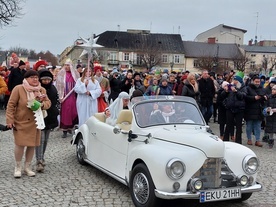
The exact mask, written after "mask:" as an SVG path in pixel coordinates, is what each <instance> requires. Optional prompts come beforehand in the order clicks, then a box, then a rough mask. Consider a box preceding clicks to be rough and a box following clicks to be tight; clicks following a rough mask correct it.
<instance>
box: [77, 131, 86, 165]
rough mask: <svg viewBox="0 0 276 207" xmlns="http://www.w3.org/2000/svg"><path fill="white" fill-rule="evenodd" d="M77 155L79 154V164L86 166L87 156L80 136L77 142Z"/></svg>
mask: <svg viewBox="0 0 276 207" xmlns="http://www.w3.org/2000/svg"><path fill="white" fill-rule="evenodd" d="M76 153H77V159H78V162H79V163H80V164H81V165H85V164H86V162H85V161H84V159H85V157H86V155H85V146H84V144H83V138H82V136H80V137H79V138H78V141H77V146H76Z"/></svg>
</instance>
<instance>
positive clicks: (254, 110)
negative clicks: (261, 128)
mask: <svg viewBox="0 0 276 207" xmlns="http://www.w3.org/2000/svg"><path fill="white" fill-rule="evenodd" d="M246 88H247V95H246V98H245V104H246V105H245V113H244V118H245V120H260V121H261V120H262V119H263V115H262V109H263V108H264V103H265V98H264V95H265V90H264V89H263V88H262V86H259V87H256V86H255V85H254V84H249V85H248V86H247V87H246ZM257 95H260V96H262V98H261V99H259V100H256V99H255V96H257Z"/></svg>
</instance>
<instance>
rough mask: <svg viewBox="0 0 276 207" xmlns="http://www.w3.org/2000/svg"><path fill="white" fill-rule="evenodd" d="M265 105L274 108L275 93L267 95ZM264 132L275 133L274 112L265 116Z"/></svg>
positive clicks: (275, 104)
mask: <svg viewBox="0 0 276 207" xmlns="http://www.w3.org/2000/svg"><path fill="white" fill-rule="evenodd" d="M265 106H266V107H271V108H276V95H272V94H271V95H269V96H268V100H267V102H266V104H265ZM265 132H266V133H276V113H273V114H272V115H271V116H266V124H265Z"/></svg>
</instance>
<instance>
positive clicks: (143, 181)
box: [130, 163, 159, 207]
mask: <svg viewBox="0 0 276 207" xmlns="http://www.w3.org/2000/svg"><path fill="white" fill-rule="evenodd" d="M154 189H155V186H154V184H153V181H152V178H151V175H150V173H149V170H148V168H147V167H146V166H145V165H144V164H142V163H140V164H138V165H136V166H135V167H134V169H133V171H132V173H131V177H130V193H131V197H132V201H133V203H134V205H135V206H138V207H149V206H158V203H159V199H158V198H157V197H156V196H155V194H154Z"/></svg>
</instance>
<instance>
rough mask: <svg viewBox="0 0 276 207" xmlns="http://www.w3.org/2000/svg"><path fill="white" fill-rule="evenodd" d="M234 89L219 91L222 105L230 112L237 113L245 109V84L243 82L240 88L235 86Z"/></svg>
mask: <svg viewBox="0 0 276 207" xmlns="http://www.w3.org/2000/svg"><path fill="white" fill-rule="evenodd" d="M236 90H237V92H233V91H228V92H226V91H225V90H224V91H222V92H221V96H222V99H223V101H222V103H223V105H224V107H225V108H226V110H230V111H231V112H232V113H239V112H241V111H244V110H245V97H246V94H247V89H246V86H245V85H244V84H243V85H242V86H241V87H240V88H236Z"/></svg>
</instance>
